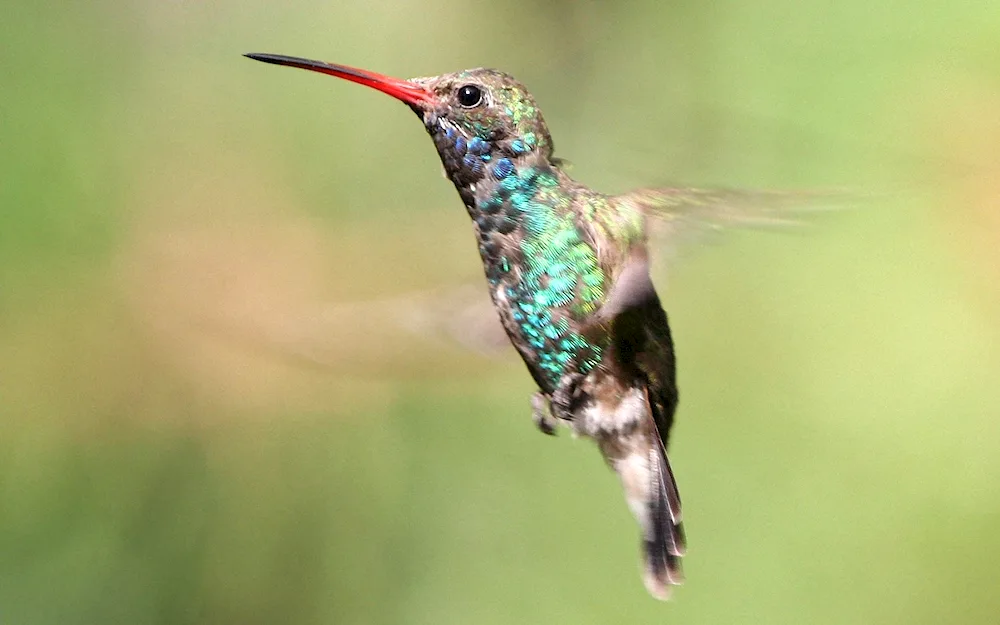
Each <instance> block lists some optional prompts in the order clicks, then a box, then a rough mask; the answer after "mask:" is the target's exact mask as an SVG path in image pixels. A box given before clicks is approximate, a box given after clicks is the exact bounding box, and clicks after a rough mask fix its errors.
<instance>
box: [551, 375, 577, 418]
mask: <svg viewBox="0 0 1000 625" xmlns="http://www.w3.org/2000/svg"><path fill="white" fill-rule="evenodd" d="M584 377H585V376H584V375H583V374H582V373H567V374H566V375H564V376H563V377H562V379H561V380H559V387H558V388H556V390H555V391H554V392H553V393H552V401H551V402H550V403H551V410H552V415H553V416H555V417H556V418H557V419H561V420H563V421H572V420H573V415H574V413H575V412H576V408H577V406H578V405H579V403H580V393H579V390H580V382H582V381H583V379H584Z"/></svg>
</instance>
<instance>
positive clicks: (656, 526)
mask: <svg viewBox="0 0 1000 625" xmlns="http://www.w3.org/2000/svg"><path fill="white" fill-rule="evenodd" d="M657 442H658V443H659V444H658V445H653V446H652V448H651V449H650V450H649V478H650V482H651V483H650V485H649V491H648V493H649V498H648V500H647V511H646V512H647V517H646V520H647V522H646V523H643V525H644V528H643V529H644V532H643V539H642V553H643V559H644V572H643V582H645V584H646V589H647V590H648V591H649V593H650V594H651V595H653V596H654V597H656V598H657V599H668V598H669V597H670V587H671V586H676V585H678V584H681V583H683V581H684V574H683V572H682V571H681V557H682V556H683V555H684V553H685V551H686V548H687V547H686V543H685V538H684V527H683V525H682V524H681V500H680V495H679V494H678V492H677V484H676V483H675V482H674V476H673V472H672V471H671V470H670V462H669V461H668V460H667V456H666V454H665V453H664V452H663V443H662V442H660V441H659V438H658V437H657Z"/></svg>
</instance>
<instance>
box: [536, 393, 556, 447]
mask: <svg viewBox="0 0 1000 625" xmlns="http://www.w3.org/2000/svg"><path fill="white" fill-rule="evenodd" d="M531 420H532V421H533V422H534V423H535V427H537V428H538V429H539V431H541V432H542V434H548V435H549V436H555V435H556V420H555V418H553V416H552V412H551V411H550V410H549V400H548V398H546V397H545V395H544V394H542V392H541V391H539V392H537V393H535V394H534V395H532V397H531Z"/></svg>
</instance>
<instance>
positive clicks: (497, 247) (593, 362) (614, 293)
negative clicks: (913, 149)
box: [248, 54, 781, 598]
mask: <svg viewBox="0 0 1000 625" xmlns="http://www.w3.org/2000/svg"><path fill="white" fill-rule="evenodd" d="M248 56H250V57H251V58H254V59H257V60H260V61H265V62H268V63H275V64H279V65H288V66H293V67H300V68H304V69H309V70H313V71H318V72H322V73H326V74H331V75H334V76H338V77H340V78H344V79H346V80H350V81H353V82H358V83H361V84H364V85H366V86H369V87H373V88H375V89H378V90H380V91H383V92H385V93H387V94H389V95H392V96H393V97H395V98H398V99H400V100H402V101H403V102H405V103H407V104H408V105H409V106H410V108H411V109H413V111H414V112H415V113H417V115H418V116H419V117H420V118H421V120H422V121H423V123H424V126H425V127H426V129H427V132H428V133H429V134H430V135H431V137H432V139H433V140H434V145H435V147H436V148H437V151H438V154H439V156H440V157H441V162H442V164H443V165H444V170H445V173H446V175H447V176H448V178H449V179H450V180H451V181H452V183H454V185H455V188H456V189H457V190H458V193H459V196H460V197H461V198H462V201H463V203H464V204H465V208H466V210H467V211H468V213H469V216H470V217H471V218H472V222H473V228H474V230H475V232H476V237H477V240H478V243H479V253H480V256H481V258H482V262H483V267H484V269H485V272H486V278H487V280H488V282H489V291H490V296H491V297H492V299H493V303H494V305H495V307H496V310H497V312H498V313H499V316H500V320H501V322H502V323H503V326H504V329H505V330H506V332H507V334H508V336H509V337H510V340H511V342H512V343H513V345H514V347H515V348H516V349H517V351H518V352H519V353H520V355H521V357H522V358H523V360H524V362H525V364H526V365H527V367H528V370H529V371H530V372H531V375H532V377H533V378H534V380H535V382H536V383H537V384H538V388H539V391H538V393H536V394H535V396H534V398H533V400H532V407H533V413H534V420H535V423H536V424H537V425H538V427H539V428H540V429H541V430H542V431H544V432H546V433H553V432H554V425H555V424H556V423H565V424H567V425H569V426H570V427H572V428H573V430H574V431H575V432H577V433H578V434H581V435H584V436H586V437H589V438H591V439H593V440H594V441H596V443H597V445H598V447H599V448H600V450H601V452H602V454H603V455H604V458H605V460H606V461H607V462H608V464H609V465H610V466H611V467H612V468H613V469H614V470H615V471H616V472H617V473H618V475H619V477H620V478H621V482H622V485H623V487H624V489H625V495H626V500H627V501H628V504H629V507H630V509H631V510H632V513H633V514H634V515H635V517H636V519H637V520H638V522H639V525H640V528H641V532H642V550H643V559H644V580H645V583H646V587H647V588H648V589H649V591H650V592H651V593H652V594H653V595H654V596H656V597H659V598H666V597H667V596H668V594H669V588H670V586H671V585H674V584H679V583H680V582H681V581H682V576H681V569H680V557H681V556H682V555H683V554H684V549H685V544H684V534H683V531H682V525H681V503H680V497H679V495H678V493H677V487H676V484H675V483H674V478H673V474H672V472H671V469H670V464H669V462H668V461H667V456H666V451H665V450H666V443H667V436H668V433H669V431H670V426H671V424H672V422H673V416H674V410H675V408H676V406H677V387H676V373H675V361H674V349H673V342H672V340H671V335H670V328H669V326H668V324H667V317H666V314H665V313H664V311H663V308H662V306H661V305H660V301H659V298H658V297H657V294H656V291H655V289H654V288H653V285H652V282H651V281H650V278H649V264H648V254H647V238H648V230H650V229H651V228H652V227H653V226H656V228H657V229H659V230H661V231H665V233H666V235H667V237H668V238H670V239H671V240H675V239H676V238H677V236H678V234H680V233H682V232H683V230H685V229H687V230H692V229H699V228H700V229H714V228H715V227H716V226H717V225H718V224H719V223H720V222H735V223H739V222H741V221H744V222H750V223H762V222H763V223H768V222H769V221H773V220H772V219H771V218H770V216H769V214H768V210H767V208H766V207H768V206H770V205H771V204H772V202H773V200H774V199H775V198H779V199H780V198H781V196H780V195H778V194H744V193H734V192H718V191H701V190H695V189H645V190H640V191H635V192H632V193H628V194H625V195H619V196H610V195H604V194H601V193H598V192H595V191H592V190H591V189H589V188H587V187H585V186H583V185H581V184H579V183H577V182H575V181H574V180H572V179H571V178H570V177H569V176H568V175H567V174H566V173H565V172H564V171H563V170H562V168H561V166H560V161H559V160H558V159H556V158H554V156H553V143H552V138H551V136H550V135H549V131H548V128H547V127H546V125H545V120H544V119H543V117H542V114H541V111H539V109H538V107H537V106H536V104H535V101H534V99H533V98H532V96H531V95H530V94H529V93H528V91H527V90H526V89H525V88H524V87H523V86H522V85H521V84H520V83H518V82H517V81H516V80H514V79H513V78H512V77H511V76H509V75H507V74H504V73H502V72H498V71H496V70H491V69H473V70H466V71H462V72H458V73H454V74H445V75H442V76H434V77H429V78H416V79H412V80H408V81H404V80H399V79H395V78H389V77H387V76H382V75H379V74H374V73H372V72H367V71H364V70H358V69H354V68H350V67H346V66H342V65H333V64H328V63H322V62H317V61H310V60H306V59H299V58H295V57H285V56H277V55H261V54H252V55H248ZM761 200H763V201H761ZM761 206H763V207H765V208H764V210H756V209H758V208H759V207H761ZM748 207H749V208H750V210H746V209H747V208H748ZM692 226H693V227H692Z"/></svg>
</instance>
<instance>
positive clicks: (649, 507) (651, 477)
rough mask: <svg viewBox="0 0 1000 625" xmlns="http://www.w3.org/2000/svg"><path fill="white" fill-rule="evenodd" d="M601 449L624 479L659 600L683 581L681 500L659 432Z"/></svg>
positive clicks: (649, 584) (608, 442)
mask: <svg viewBox="0 0 1000 625" xmlns="http://www.w3.org/2000/svg"><path fill="white" fill-rule="evenodd" d="M601 442H602V444H601V450H602V451H603V452H604V455H605V457H606V458H607V459H608V461H609V463H610V464H611V466H612V467H613V468H614V470H615V471H616V472H617V473H618V477H619V478H621V481H622V486H623V487H624V489H625V500H626V501H627V502H628V506H629V508H630V509H631V510H632V514H633V515H634V516H635V519H636V521H638V522H639V528H640V529H641V530H642V558H643V581H644V582H645V584H646V589H647V590H649V593H650V594H651V595H653V596H654V597H656V598H657V599H668V598H669V597H670V590H671V586H676V585H678V584H680V583H682V582H683V581H684V575H683V573H682V572H681V557H682V556H683V555H684V550H685V544H684V529H683V527H682V526H681V499H680V496H678V494H677V485H676V484H675V483H674V476H673V474H672V473H671V471H670V464H669V462H668V461H667V456H666V454H665V453H664V451H663V443H662V442H661V441H660V437H659V436H658V434H657V432H656V430H655V429H654V430H653V431H652V432H650V431H649V430H646V429H639V430H637V431H635V432H634V433H632V434H631V435H629V436H628V437H626V438H624V439H622V438H615V439H604V440H603V441H601Z"/></svg>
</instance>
